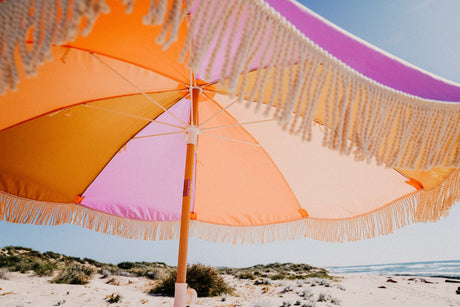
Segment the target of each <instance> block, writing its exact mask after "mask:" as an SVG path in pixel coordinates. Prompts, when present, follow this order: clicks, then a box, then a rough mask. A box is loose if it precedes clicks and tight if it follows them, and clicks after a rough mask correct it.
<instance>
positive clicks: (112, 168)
mask: <svg viewBox="0 0 460 307" xmlns="http://www.w3.org/2000/svg"><path fill="white" fill-rule="evenodd" d="M0 13H1V14H0V29H1V30H0V52H1V57H0V90H1V92H2V94H3V95H2V96H1V97H0V114H1V116H0V144H1V145H0V218H1V219H3V220H6V221H9V222H15V223H34V224H46V225H58V224H62V223H72V224H76V225H80V226H83V227H87V228H89V229H94V230H97V231H101V232H104V233H108V234H116V235H120V236H123V237H128V238H136V239H149V240H158V239H173V238H177V237H178V234H179V225H180V224H179V221H180V219H181V206H182V205H181V203H182V197H183V195H186V196H188V197H191V198H193V202H192V206H191V209H190V214H191V215H190V217H191V219H192V222H191V226H190V227H191V228H190V235H192V236H196V237H199V238H202V239H206V240H212V241H222V242H233V243H237V242H240V243H241V242H250V243H251V242H267V241H272V240H280V239H294V238H302V237H312V238H315V239H321V240H327V241H342V240H358V239H363V238H370V237H374V236H376V235H381V234H387V233H390V232H392V231H393V230H394V229H396V228H399V227H402V226H404V225H406V224H408V223H410V222H419V221H422V222H426V221H435V220H437V219H439V218H440V217H441V216H444V215H447V214H448V210H449V209H450V207H451V206H452V205H453V204H454V202H455V201H456V200H457V199H458V198H459V194H460V188H459V171H458V169H459V167H460V154H459V137H460V125H459V119H460V105H459V104H458V102H460V86H459V85H458V84H454V83H452V82H449V81H446V80H442V79H441V78H438V77H436V76H433V75H431V74H428V73H426V72H423V71H421V70H419V69H417V68H415V67H413V66H411V65H409V64H407V63H405V62H403V61H401V60H399V59H397V58H395V57H393V56H390V55H388V54H386V53H385V52H383V51H380V50H378V49H377V48H375V47H373V46H371V45H369V44H367V43H365V42H363V41H361V40H359V39H357V38H356V37H353V36H352V35H350V34H349V33H346V32H345V31H343V30H341V29H339V28H338V27H336V26H334V25H332V24H330V23H329V22H327V21H326V20H324V19H322V18H321V17H319V16H317V15H316V14H314V13H313V12H311V11H309V10H308V9H306V8H304V7H301V6H300V5H299V4H297V3H296V2H294V1H290V0H283V1H275V0H268V1H261V0H260V1H259V0H252V1H247V0H244V1H243V0H230V1H211V0H197V1H185V2H184V3H183V2H182V1H178V0H174V1H173V0H171V1H165V0H160V1H151V3H150V4H149V3H148V1H139V0H138V1H116V0H107V1H104V0H100V1H81V2H79V1H74V2H72V1H67V0H61V1H47V2H45V1H43V2H42V1H27V0H16V1H13V0H3V1H1V2H0ZM143 23H144V24H143ZM80 32H81V33H82V34H83V35H78V34H79V33H80ZM155 38H156V40H155ZM41 64H43V66H42V67H38V66H39V65H41ZM37 73H38V75H37V76H35V75H36V74H37ZM30 76H34V77H32V78H26V77H30ZM192 96H193V97H194V103H193V104H192V103H191V99H192ZM197 101H198V103H197ZM193 105H195V109H194V107H193ZM194 112H195V113H197V118H196V120H194V119H193V116H191V114H192V113H194ZM190 127H192V128H190ZM288 132H290V133H288ZM195 134H197V135H198V136H197V138H198V140H197V142H196V145H197V149H196V156H195V157H194V160H195V161H196V163H195V168H194V172H193V177H194V178H193V179H195V180H186V181H185V187H184V172H185V168H186V152H187V144H190V143H194V135H195ZM184 135H185V138H184ZM302 140H303V141H306V142H302ZM363 160H365V161H366V162H367V163H363Z"/></svg>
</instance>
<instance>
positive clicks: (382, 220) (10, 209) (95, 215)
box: [0, 170, 460, 244]
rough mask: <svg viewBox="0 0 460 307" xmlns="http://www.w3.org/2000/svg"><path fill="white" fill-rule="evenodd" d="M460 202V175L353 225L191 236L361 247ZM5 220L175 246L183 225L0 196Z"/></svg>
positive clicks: (316, 223)
mask: <svg viewBox="0 0 460 307" xmlns="http://www.w3.org/2000/svg"><path fill="white" fill-rule="evenodd" d="M459 199H460V170H457V171H454V172H453V173H452V174H451V175H450V176H449V177H448V178H447V179H446V180H445V181H444V182H443V183H442V184H441V185H439V186H438V187H436V188H434V189H432V190H429V191H423V190H421V191H417V192H414V193H412V194H410V195H407V196H405V197H403V198H400V199H397V200H395V201H393V202H392V203H390V204H388V205H386V206H385V207H383V208H380V209H378V210H375V211H373V212H369V213H365V214H362V215H360V216H357V217H354V218H350V219H316V218H309V217H307V218H303V219H299V220H296V221H291V222H286V223H278V224H270V225H264V226H248V227H235V226H225V225H218V224H212V223H206V222H201V221H196V220H191V221H190V236H191V237H196V238H199V239H202V240H206V241H212V242H222V243H233V244H256V243H267V242H272V241H280V240H295V239H302V238H307V237H308V238H313V239H316V240H322V241H329V242H343V241H358V240H363V239H370V238H374V237H376V236H379V235H386V234H390V233H393V232H394V231H395V230H397V229H400V228H402V227H404V226H406V225H408V224H410V223H413V222H433V221H437V220H439V219H440V218H441V217H445V216H447V215H448V212H449V210H450V208H451V207H452V206H453V204H454V203H455V201H457V200H459ZM0 220H5V221H7V222H11V223H22V224H36V225H61V224H66V223H68V224H73V225H77V226H81V227H85V228H88V229H90V230H95V231H98V232H102V233H105V234H109V235H117V236H120V237H124V238H129V239H140V240H172V239H177V238H178V237H179V233H180V222H178V221H177V222H148V221H141V220H134V219H127V218H122V217H117V216H114V215H110V214H106V213H102V212H99V211H95V210H92V209H89V208H86V207H83V206H80V205H76V204H57V203H43V202H38V201H33V200H28V199H24V198H20V197H16V196H13V195H11V194H7V193H5V192H1V191H0Z"/></svg>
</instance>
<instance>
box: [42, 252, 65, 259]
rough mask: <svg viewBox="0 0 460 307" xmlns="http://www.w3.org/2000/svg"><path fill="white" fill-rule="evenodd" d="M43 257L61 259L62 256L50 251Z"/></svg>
mask: <svg viewBox="0 0 460 307" xmlns="http://www.w3.org/2000/svg"><path fill="white" fill-rule="evenodd" d="M43 256H45V257H46V258H51V259H59V258H61V254H58V253H55V252H50V251H47V252H44V253H43Z"/></svg>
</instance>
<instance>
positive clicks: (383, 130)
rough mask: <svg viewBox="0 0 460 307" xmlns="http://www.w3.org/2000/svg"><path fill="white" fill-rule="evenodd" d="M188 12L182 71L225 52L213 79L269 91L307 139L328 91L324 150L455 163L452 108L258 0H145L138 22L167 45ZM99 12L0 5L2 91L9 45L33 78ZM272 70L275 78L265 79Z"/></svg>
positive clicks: (103, 8)
mask: <svg viewBox="0 0 460 307" xmlns="http://www.w3.org/2000/svg"><path fill="white" fill-rule="evenodd" d="M122 2H123V3H124V4H126V6H127V7H126V10H127V12H129V11H131V10H132V7H133V4H134V0H122ZM184 3H185V4H184ZM191 8H193V10H192V14H193V16H192V18H191V22H190V25H189V32H188V36H187V38H186V40H185V43H184V46H183V50H182V53H181V59H182V60H184V59H185V58H187V57H186V55H187V54H189V57H188V58H187V59H188V60H187V65H188V67H189V68H190V69H192V70H194V71H203V72H206V73H207V74H209V73H210V72H211V71H212V69H213V68H215V67H216V65H218V64H217V62H218V61H216V60H217V56H218V54H219V52H220V51H222V52H224V54H225V58H224V64H223V65H222V67H221V68H220V69H221V70H220V71H219V77H220V80H223V83H225V84H226V85H227V88H228V89H229V93H230V94H231V95H236V96H238V97H239V98H240V100H242V99H243V98H244V97H246V98H249V101H252V100H258V101H259V103H260V100H261V99H259V98H260V97H262V93H264V94H265V95H268V96H269V97H270V99H269V101H268V103H267V110H268V109H270V107H271V106H272V105H274V104H275V102H276V104H277V106H278V108H277V109H278V111H277V112H276V114H275V117H276V118H277V120H278V122H279V124H280V125H281V126H282V127H283V128H284V129H289V131H290V132H291V133H295V134H300V135H301V137H302V139H303V140H310V139H311V123H312V121H313V120H314V118H315V114H316V113H317V111H318V109H319V108H320V106H319V105H318V100H319V98H320V97H326V106H325V107H324V108H325V109H324V110H320V111H324V113H325V120H324V123H323V124H324V125H326V126H327V127H328V128H327V129H326V133H324V139H323V144H324V146H326V147H329V148H330V149H333V150H337V151H339V152H340V153H342V154H347V155H348V154H354V156H355V158H356V160H367V161H368V162H369V161H371V160H372V159H375V160H376V161H377V162H378V163H379V164H385V165H386V166H388V167H392V168H399V169H408V170H412V169H417V170H429V169H431V168H434V167H452V168H460V150H459V142H460V125H459V124H458V123H459V122H460V104H458V103H448V102H440V101H434V100H428V99H422V98H418V97H415V96H412V95H408V94H406V93H403V92H399V91H396V90H393V89H391V88H389V87H386V86H383V85H381V84H378V83H376V82H375V81H373V80H371V79H369V78H367V77H365V76H363V75H361V74H360V73H358V72H356V71H354V70H353V69H351V68H350V67H348V66H346V65H345V64H343V63H342V62H340V61H339V60H337V59H336V58H334V57H333V56H331V55H330V54H328V53H327V52H326V51H324V50H323V49H321V48H320V47H318V46H317V45H316V44H314V43H313V42H312V41H311V40H310V39H308V38H307V37H306V36H305V35H303V34H302V33H301V32H300V31H298V30H297V29H296V28H295V27H294V26H293V25H292V24H290V23H289V22H288V21H287V20H286V19H285V18H284V17H282V16H281V15H280V14H279V13H277V12H276V11H275V10H274V9H273V8H271V7H270V6H269V5H268V4H267V3H265V2H264V1H263V0H250V1H248V0H228V1H215V0H189V1H188V0H187V1H182V0H151V1H150V9H149V12H148V13H147V15H146V16H145V17H144V19H143V22H144V23H145V24H150V25H162V31H161V33H160V34H159V36H158V37H157V42H158V43H160V44H162V45H163V47H164V48H167V47H169V46H170V45H171V44H172V43H173V42H174V41H176V40H177V33H178V29H179V25H180V24H181V22H182V21H183V20H184V18H185V16H186V15H187V14H188V12H189V11H190V10H191ZM59 12H64V13H59ZM106 12H108V7H107V5H106V4H105V1H104V0H81V1H74V0H52V1H33V0H4V1H1V2H0V94H2V93H4V92H5V91H6V90H7V89H8V88H10V89H16V85H17V83H18V82H19V77H18V67H17V65H18V64H17V63H18V61H17V59H16V58H15V52H16V51H17V50H19V55H20V58H21V62H22V65H23V67H24V69H25V72H26V75H27V76H31V75H34V74H36V73H37V66H38V65H40V64H42V63H43V61H45V60H49V58H50V56H51V51H50V50H51V45H52V44H60V43H63V42H65V41H69V40H73V39H75V37H76V35H77V32H78V28H79V26H80V24H82V22H83V20H85V29H84V30H83V33H82V34H83V35H85V34H88V33H89V31H90V30H91V27H92V25H93V23H94V22H95V20H96V18H97V17H98V16H99V14H100V13H106ZM237 28H241V29H243V31H242V33H241V38H240V39H235V35H236V31H235V29H237ZM258 29H263V31H257V30H258ZM29 31H33V43H32V48H31V49H30V50H29V49H28V48H27V47H26V40H27V37H28V34H29ZM227 37H228V38H229V39H224V38H227ZM192 41H193V48H190V46H191V43H192ZM203 65H206V69H203V67H202V66H203ZM251 67H259V68H264V69H259V70H258V71H257V72H255V73H256V74H257V77H256V82H255V84H254V85H251V86H250V85H249V84H248V82H247V79H248V74H249V73H250V68H251ZM295 68H296V69H295ZM271 75H272V76H275V77H274V78H273V81H270V84H269V83H268V82H269V79H270V77H269V76H271ZM284 84H288V87H287V88H285V87H284ZM322 107H323V106H321V108H322ZM301 110H302V112H303V113H301ZM293 112H295V119H294V120H293V121H291V115H292V114H293Z"/></svg>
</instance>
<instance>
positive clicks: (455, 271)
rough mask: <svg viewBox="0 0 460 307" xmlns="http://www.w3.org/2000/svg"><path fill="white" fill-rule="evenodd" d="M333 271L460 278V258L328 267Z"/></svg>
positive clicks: (338, 272)
mask: <svg viewBox="0 0 460 307" xmlns="http://www.w3.org/2000/svg"><path fill="white" fill-rule="evenodd" d="M326 269H327V270H328V271H329V272H331V273H336V274H341V273H370V274H380V275H414V276H426V277H448V278H456V279H460V260H451V261H426V262H407V263H392V264H375V265H357V266H346V267H327V268H326Z"/></svg>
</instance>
